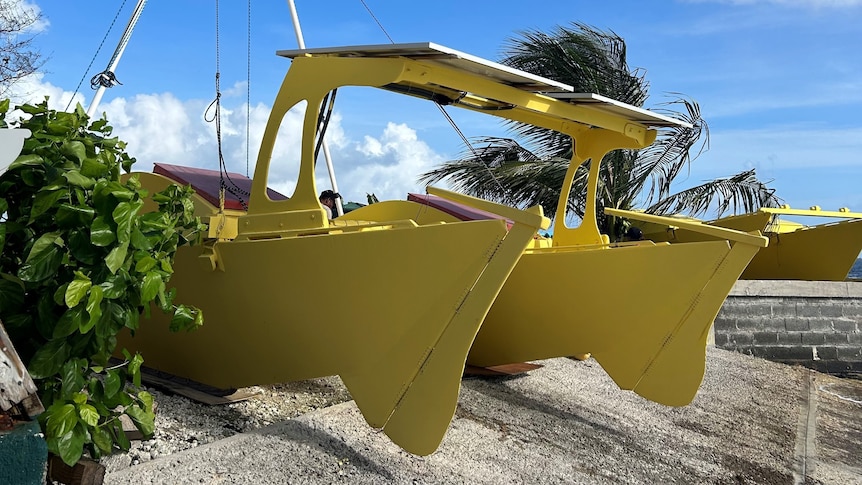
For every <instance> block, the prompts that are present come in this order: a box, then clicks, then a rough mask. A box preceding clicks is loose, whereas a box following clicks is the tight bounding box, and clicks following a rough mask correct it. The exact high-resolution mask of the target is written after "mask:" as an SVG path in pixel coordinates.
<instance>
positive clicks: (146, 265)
mask: <svg viewBox="0 0 862 485" xmlns="http://www.w3.org/2000/svg"><path fill="white" fill-rule="evenodd" d="M156 264H157V261H156V260H155V258H153V257H152V256H149V255H146V256H144V257H143V258H141V259H140V260H139V261H138V262H137V264H135V271H137V272H138V273H146V272H147V271H149V270H151V269H153V268H154V267H155V266H156Z"/></svg>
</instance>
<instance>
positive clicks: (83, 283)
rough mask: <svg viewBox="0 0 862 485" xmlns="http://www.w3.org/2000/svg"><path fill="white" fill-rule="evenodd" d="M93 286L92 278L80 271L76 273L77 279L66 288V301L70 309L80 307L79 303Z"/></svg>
mask: <svg viewBox="0 0 862 485" xmlns="http://www.w3.org/2000/svg"><path fill="white" fill-rule="evenodd" d="M92 285H93V282H92V281H90V278H89V277H88V276H87V275H85V274H84V273H82V272H80V271H75V279H74V280H72V282H71V283H69V286H67V287H66V295H65V301H66V306H67V307H68V308H74V307H76V306H78V303H80V302H81V300H82V299H83V298H84V296H86V295H87V291H88V290H89V289H90V287H91V286H92Z"/></svg>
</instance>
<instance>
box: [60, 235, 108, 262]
mask: <svg viewBox="0 0 862 485" xmlns="http://www.w3.org/2000/svg"><path fill="white" fill-rule="evenodd" d="M67 244H68V247H69V253H71V255H72V257H73V258H75V259H76V260H78V262H79V263H80V264H81V265H84V266H89V267H93V266H96V265H100V264H101V263H102V260H103V259H104V254H105V252H104V251H102V250H101V248H99V247H98V246H95V245H93V244H92V243H91V242H90V234H89V233H88V232H87V231H85V230H83V231H82V230H76V231H74V232H72V234H70V235H69V241H68V243H67Z"/></svg>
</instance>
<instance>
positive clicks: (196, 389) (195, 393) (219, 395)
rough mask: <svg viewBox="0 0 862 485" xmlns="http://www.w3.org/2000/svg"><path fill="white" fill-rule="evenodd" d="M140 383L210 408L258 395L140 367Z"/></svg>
mask: <svg viewBox="0 0 862 485" xmlns="http://www.w3.org/2000/svg"><path fill="white" fill-rule="evenodd" d="M141 382H143V383H145V384H147V385H150V386H153V387H156V388H158V389H162V390H164V391H168V392H171V393H174V394H179V395H180V396H184V397H187V398H189V399H191V400H193V401H197V402H199V403H202V404H209V405H211V406H214V405H218V404H230V403H232V402H240V401H245V400H246V399H249V398H251V397H253V396H255V395H257V394H259V392H258V391H249V390H246V389H218V388H215V387H212V386H207V385H205V384H201V383H199V382H195V381H193V380H191V379H186V378H182V377H177V376H174V375H171V374H167V373H165V372H160V371H157V370H155V369H150V368H147V367H141Z"/></svg>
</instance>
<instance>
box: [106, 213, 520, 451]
mask: <svg viewBox="0 0 862 485" xmlns="http://www.w3.org/2000/svg"><path fill="white" fill-rule="evenodd" d="M534 231H535V228H533V227H526V228H523V229H522V230H521V231H520V232H516V233H513V231H510V230H507V228H506V225H505V222H504V221H499V220H494V221H491V220H489V221H474V222H467V223H464V222H460V223H452V224H436V225H429V226H416V225H415V224H414V223H412V221H406V222H404V223H402V224H400V225H395V226H383V227H377V226H373V225H371V226H364V227H362V228H352V229H351V230H347V229H333V230H332V232H330V231H324V232H322V233H320V234H316V235H314V234H313V235H305V236H302V237H293V238H273V239H260V240H245V241H225V242H217V243H215V244H214V245H213V246H212V247H211V248H208V247H201V246H196V247H182V248H180V250H179V251H178V252H177V255H176V259H175V262H174V275H173V277H172V278H171V281H170V284H169V286H171V287H174V288H176V289H177V302H182V303H184V304H188V305H195V306H197V307H199V308H200V309H202V310H203V312H204V318H205V322H204V325H203V326H202V327H201V328H200V329H198V330H196V331H194V332H189V333H179V334H172V333H170V332H169V331H168V317H167V316H165V315H163V314H162V313H161V312H159V311H158V310H155V309H154V310H153V312H152V315H153V318H152V320H153V321H147V320H144V321H143V322H142V325H141V327H140V329H139V330H138V331H137V332H136V334H135V335H134V337H133V338H132V337H131V336H129V335H126V336H123V337H122V338H121V342H120V344H121V346H124V347H126V348H128V349H130V350H133V351H140V352H141V353H142V355H143V357H144V359H145V362H144V365H145V366H148V367H151V368H154V369H157V370H160V371H164V372H167V373H171V374H174V375H177V376H181V377H184V378H188V379H192V380H195V381H198V382H201V383H204V384H207V385H211V386H215V387H219V388H233V387H244V386H250V385H261V384H268V383H279V382H286V381H292V380H301V379H309V378H313V377H319V376H328V375H339V376H341V378H342V379H343V380H344V382H345V384H346V385H347V387H348V389H349V390H350V392H351V394H352V396H353V397H354V399H355V400H356V403H357V405H358V407H359V409H360V410H361V411H362V413H363V415H364V416H365V418H366V420H367V421H368V423H369V424H370V425H372V426H374V427H377V428H383V429H384V432H386V434H387V435H389V436H390V438H392V439H393V441H395V442H396V443H397V444H399V445H400V446H402V447H403V448H404V449H406V450H407V451H410V452H412V453H415V454H420V455H422V454H428V453H431V452H433V451H434V450H435V449H436V448H437V446H438V445H439V443H440V441H441V440H442V438H443V436H444V434H445V431H446V429H447V428H448V425H449V422H450V421H451V419H452V416H453V415H454V411H455V406H456V403H457V396H458V392H459V389H460V380H461V376H462V374H463V369H464V364H465V360H466V357H467V352H468V351H469V348H470V346H471V344H472V341H473V338H474V337H475V334H476V332H477V331H478V329H479V327H480V325H481V324H482V321H483V319H484V316H485V314H486V313H487V311H488V309H489V308H490V306H491V304H492V302H493V300H494V297H496V295H497V293H498V292H499V290H500V288H501V287H502V285H503V282H504V281H505V279H506V277H507V276H508V274H509V272H511V269H512V268H513V267H514V265H515V264H516V262H517V261H518V259H519V257H520V256H521V254H522V252H523V250H524V248H525V247H526V245H527V243H528V241H529V240H530V239H531V237H532V234H533V232H534Z"/></svg>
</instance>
